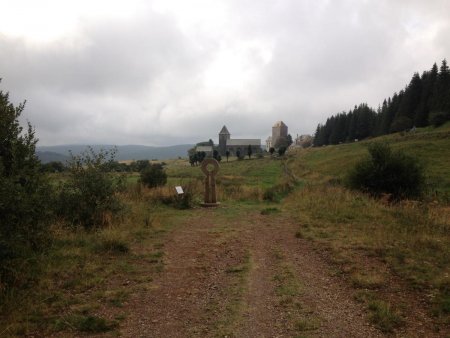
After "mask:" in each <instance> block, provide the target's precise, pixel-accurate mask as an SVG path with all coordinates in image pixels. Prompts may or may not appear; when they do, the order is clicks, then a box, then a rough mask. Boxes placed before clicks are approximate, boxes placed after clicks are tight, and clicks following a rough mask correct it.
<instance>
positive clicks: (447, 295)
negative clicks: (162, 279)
mask: <svg viewBox="0 0 450 338" xmlns="http://www.w3.org/2000/svg"><path fill="white" fill-rule="evenodd" d="M449 133H450V125H448V124H447V125H446V126H443V127H441V128H438V129H423V130H418V131H417V133H415V134H403V135H401V134H394V135H389V136H384V137H382V138H380V139H377V140H367V141H364V142H358V143H351V144H342V145H337V146H327V147H321V148H311V149H300V150H296V151H292V152H289V153H288V154H287V155H285V156H284V157H282V158H278V157H273V158H271V157H269V156H266V157H264V158H252V159H245V160H240V161H238V160H235V159H232V160H231V161H230V162H226V161H225V160H224V161H222V163H221V168H220V172H219V175H218V177H217V183H218V189H217V190H218V200H219V201H220V202H221V203H222V206H221V207H220V208H218V209H217V210H216V211H215V212H214V215H215V217H216V218H217V219H218V220H220V228H218V229H216V230H214V231H218V232H219V233H220V235H221V236H222V237H221V238H222V239H221V240H223V241H225V240H227V238H228V237H229V236H237V235H236V234H237V233H238V229H237V230H236V229H233V230H230V229H228V222H229V221H231V220H239V219H242V220H246V221H248V215H253V214H255V213H256V214H257V215H259V214H261V215H268V216H267V217H270V219H271V220H272V221H273V222H275V223H276V222H277V220H280V219H283V220H284V222H291V223H292V222H293V223H294V224H295V225H296V228H297V232H296V233H295V237H297V238H299V239H302V240H306V241H308V242H311V243H313V246H314V248H315V250H316V251H317V253H318V254H319V255H321V257H323V259H325V260H326V261H327V262H328V263H329V264H330V266H331V267H332V268H331V269H332V271H333V274H335V275H337V276H340V277H341V278H342V279H343V280H345V281H346V282H347V283H348V284H349V285H351V287H352V288H353V289H354V297H355V299H356V300H357V301H358V302H361V303H362V304H364V306H366V308H367V311H368V313H369V316H370V319H371V321H372V323H373V324H374V325H376V326H377V327H378V328H379V329H380V330H382V331H383V332H392V331H395V330H397V329H399V328H401V327H402V326H404V325H406V324H405V322H406V323H407V321H408V320H409V315H408V311H409V310H410V309H411V307H414V306H418V307H419V306H420V307H423V306H425V308H426V311H427V315H429V316H431V318H432V319H433V325H434V326H435V328H436V330H438V329H439V327H448V325H449V324H450V322H449V314H450V281H449V273H450V271H449V270H450V249H449V248H450V206H449V198H448V196H449V193H450V175H449V168H450V137H449ZM380 140H381V141H385V142H389V143H390V144H391V145H392V147H393V148H394V149H402V150H403V151H405V152H406V153H408V154H412V155H414V156H416V157H417V158H418V160H419V161H421V162H423V163H424V165H425V167H426V172H427V175H428V178H429V187H430V188H429V190H428V191H427V195H426V196H425V198H424V199H423V200H419V201H410V200H408V201H402V202H400V203H388V202H387V201H385V200H377V199H374V198H371V197H369V196H368V195H365V194H363V193H360V192H355V191H351V190H348V189H347V188H345V186H344V183H345V180H346V173H347V172H348V171H349V170H350V168H352V166H353V165H354V164H355V163H356V162H357V161H358V160H359V159H360V158H362V157H363V156H365V154H366V152H367V150H366V145H367V143H369V142H373V141H380ZM166 162H167V165H166V172H167V174H168V183H167V185H166V186H164V187H159V188H153V189H148V188H145V187H143V186H141V185H140V184H139V182H138V179H139V175H138V174H137V173H133V174H127V175H128V176H127V189H126V190H125V191H123V192H122V193H121V194H120V198H121V200H122V201H123V202H124V203H125V205H126V208H125V210H124V211H123V213H122V214H121V215H120V217H119V218H118V219H116V220H111V222H110V223H109V225H108V226H107V227H105V228H103V229H97V230H93V231H85V230H83V229H70V228H67V227H65V226H64V225H63V224H58V223H56V224H54V226H53V228H52V232H53V233H54V236H53V238H54V239H53V242H52V243H51V247H50V250H49V251H48V252H47V253H46V254H45V256H43V257H41V261H42V265H43V269H42V270H43V271H44V272H43V274H42V275H40V276H37V277H36V281H35V283H34V284H33V285H31V286H30V287H29V288H27V289H25V290H20V291H18V290H14V289H12V290H11V291H10V293H9V294H8V295H7V297H6V298H5V301H4V302H3V304H1V308H0V311H1V317H0V336H24V335H44V336H47V335H56V336H64V335H67V334H74V333H77V334H81V335H83V334H93V333H102V332H109V334H112V335H116V334H117V335H118V334H119V332H120V326H121V324H122V323H123V322H124V320H126V319H127V318H128V317H129V316H130V312H129V311H130V310H129V309H128V308H127V307H126V306H125V304H127V302H128V301H129V300H130V299H131V298H132V297H133V295H135V294H137V293H139V292H142V291H149V290H152V288H153V287H154V285H153V281H154V279H155V278H157V277H158V276H159V275H160V274H161V272H162V271H164V269H165V264H166V263H165V255H166V249H165V246H166V245H167V244H166V243H167V238H168V236H170V235H171V234H173V233H174V232H175V231H177V229H178V228H179V227H180V226H181V224H183V223H185V222H186V220H190V219H202V209H201V208H199V203H200V202H201V201H202V192H203V181H202V178H203V175H202V173H201V171H200V168H199V167H192V166H190V165H189V163H188V162H187V161H186V160H180V159H178V160H171V161H166ZM53 179H54V180H55V181H58V180H63V179H64V177H61V176H58V175H54V177H53ZM177 185H181V186H183V188H184V190H185V192H186V194H187V195H189V196H190V197H189V201H188V204H189V205H188V208H185V207H186V206H184V207H183V208H180V204H178V203H177V197H176V194H175V189H174V187H175V186H177ZM252 213H253V214H252ZM246 217H247V218H246ZM258 217H259V216H258ZM256 219H257V218H256ZM205 254H207V253H205ZM243 255H244V254H243ZM246 255H247V254H245V255H244V256H243V257H244V258H245V257H247V256H246ZM277 257H278V256H277ZM280 257H282V255H280ZM245 259H246V260H245V262H246V263H245V262H244V263H245V264H247V265H251V262H252V260H251V258H248V257H247V258H245ZM277 259H281V258H277ZM244 263H242V264H244ZM242 264H241V265H242ZM245 264H244V265H245ZM279 264H281V265H280V266H285V265H283V264H285V263H284V262H281V263H279ZM241 265H237V266H238V267H239V268H235V269H228V270H227V271H228V272H227V273H228V274H231V275H232V276H235V275H234V274H236V273H238V275H236V279H235V280H234V281H233V283H235V284H233V285H234V286H233V288H231V289H230V290H231V291H230V292H232V294H233V297H234V298H233V302H234V303H232V304H231V305H230V310H229V313H230V316H232V317H230V318H237V317H239V316H238V311H240V310H239V309H240V307H241V305H239V302H241V301H242V300H239V299H240V298H239V297H241V296H239V295H240V293H242V292H243V291H242V290H244V289H245V288H243V287H241V286H239V285H238V284H239V283H244V279H245V278H244V277H245V276H246V274H247V273H248V269H249V268H245V269H244V268H242V266H243V265H242V266H241ZM247 265H245V266H247ZM280 271H281V270H280ZM280 271H278V272H277V276H278V277H277V278H275V280H276V282H277V283H279V284H280V285H281V286H283V285H284V284H286V285H288V284H289V285H291V284H292V285H296V290H297V288H298V286H297V284H298V285H300V284H301V281H300V282H299V281H295V280H293V278H294V277H293V276H294V275H293V274H292V273H290V272H289V271H290V270H289V271H288V272H289V273H287V272H283V271H284V270H283V271H282V272H283V273H281V272H280ZM286 271H287V270H286ZM280 276H281V277H280ZM283 276H284V277H283ZM286 276H287V277H286ZM282 277H283V278H282ZM288 277H289V278H288ZM288 282H289V283H288ZM236 283H238V284H236ZM283 283H284V284H283ZM299 283H300V284H299ZM281 286H279V290H278V291H277V294H281V295H284V294H283V292H284V291H283V289H282V288H281ZM286 288H287V286H286ZM280 290H281V291H280ZM398 290H403V291H405V292H403V293H401V292H400V293H399V292H398ZM295 294H300V291H295ZM238 296H239V297H238ZM233 304H234V305H233ZM424 304H425V305H424ZM286 306H289V307H292V306H293V305H292V304H289V305H286ZM227 311H228V310H227ZM230 320H231V319H228V320H226V319H224V320H223V322H224V323H228V322H229V321H230ZM298 323H300V324H301V325H300V324H299V325H298V326H299V328H300V329H305V328H311V327H314V328H315V327H318V326H319V325H318V324H317V323H316V320H315V319H314V320H313V321H312V322H307V321H306V322H305V321H304V320H303V319H302V320H301V321H300V322H298ZM227 325H228V324H227ZM221 330H222V329H221ZM220 332H222V331H220Z"/></svg>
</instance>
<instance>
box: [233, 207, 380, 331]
mask: <svg viewBox="0 0 450 338" xmlns="http://www.w3.org/2000/svg"><path fill="white" fill-rule="evenodd" d="M252 219H253V221H252V224H253V225H252V226H251V227H250V228H249V229H248V230H247V232H246V236H245V237H244V238H246V239H245V242H246V243H247V245H249V247H250V252H251V253H252V266H253V268H252V270H251V271H250V273H249V276H248V286H247V289H246V293H245V294H244V297H243V300H244V302H245V303H246V304H245V305H244V307H243V308H244V309H246V310H245V312H244V313H243V316H242V321H241V323H240V325H239V329H238V331H237V332H236V336H237V337H291V336H297V335H302V334H306V335H307V336H308V337H380V336H382V335H381V334H380V332H379V331H378V330H377V329H375V328H374V327H373V326H372V325H370V324H369V323H368V322H367V319H366V313H365V310H364V309H363V307H362V306H361V304H359V303H357V302H355V301H354V300H353V297H352V295H353V293H352V291H351V290H350V289H349V288H348V287H347V286H346V285H344V284H343V283H342V281H341V280H339V278H337V277H332V276H331V274H330V271H329V266H327V265H326V264H325V263H324V262H323V261H322V260H321V259H320V258H319V257H318V255H317V254H316V253H315V252H314V250H313V249H312V248H311V245H310V244H309V243H307V242H306V241H304V240H300V239H297V238H296V237H295V231H296V226H295V225H294V224H293V223H290V222H289V221H286V220H284V221H281V220H279V219H278V220H277V221H276V222H275V223H274V222H273V220H274V219H273V218H272V219H271V218H267V217H264V216H261V215H257V214H255V215H252ZM275 251H277V252H279V255H280V257H282V258H281V261H280V259H277V258H275V255H274V252H275ZM280 264H282V265H283V266H285V267H289V269H290V270H291V271H292V273H293V277H294V278H295V281H296V282H298V283H299V284H300V287H299V289H300V290H299V292H298V294H297V295H295V296H294V297H293V298H294V299H293V300H292V303H291V304H283V303H282V300H281V299H280V297H278V296H277V295H276V292H275V290H274V288H275V287H276V286H275V283H274V276H275V274H277V273H278V272H279V270H280ZM297 305H300V306H301V308H302V309H301V310H298V309H296V306H297ZM315 319H317V321H318V325H317V327H312V328H303V330H307V331H302V329H299V328H298V327H297V328H296V327H295V323H296V322H297V323H298V322H299V321H300V322H303V323H306V324H308V323H309V322H311V320H315Z"/></svg>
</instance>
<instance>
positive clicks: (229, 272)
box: [120, 207, 381, 337]
mask: <svg viewBox="0 0 450 338" xmlns="http://www.w3.org/2000/svg"><path fill="white" fill-rule="evenodd" d="M280 219H281V221H280ZM274 220H278V222H274ZM295 231H296V225H295V224H293V223H290V222H289V221H288V220H286V219H284V220H283V217H275V216H270V215H269V216H263V215H260V213H259V212H255V211H253V212H248V211H244V212H242V211H240V212H238V213H236V211H235V210H230V211H227V210H226V207H222V208H221V210H219V209H217V210H202V211H197V212H194V215H193V216H192V217H190V218H189V219H188V220H187V221H186V222H185V223H184V224H183V225H181V226H180V227H178V228H176V229H175V230H174V231H173V232H172V234H171V235H169V237H168V240H167V242H166V243H165V244H164V247H163V251H164V256H163V261H164V269H163V271H162V272H161V273H160V275H159V276H158V277H157V278H156V279H155V280H154V281H153V284H152V287H151V288H149V289H148V290H143V291H142V292H139V293H137V294H135V295H134V296H133V297H132V298H131V299H130V300H129V302H128V305H127V312H128V313H129V316H128V317H127V319H126V320H125V322H124V323H122V325H121V328H120V332H121V334H122V336H124V337H295V336H313V337H362V336H364V337H377V336H380V335H381V334H380V333H379V331H377V330H376V329H375V328H373V327H372V326H371V325H370V324H368V322H367V319H366V314H365V312H364V309H363V308H362V306H361V305H360V304H359V303H356V302H355V301H354V300H353V297H352V292H351V290H349V289H348V288H347V287H346V286H345V285H344V284H343V283H342V281H340V280H339V279H338V278H337V277H332V276H331V274H330V270H329V267H328V266H327V265H326V263H324V262H323V261H322V260H321V258H320V257H319V256H318V255H317V254H316V253H315V251H314V250H313V249H312V248H311V246H310V244H309V243H307V242H306V241H304V240H302V239H298V238H296V237H295Z"/></svg>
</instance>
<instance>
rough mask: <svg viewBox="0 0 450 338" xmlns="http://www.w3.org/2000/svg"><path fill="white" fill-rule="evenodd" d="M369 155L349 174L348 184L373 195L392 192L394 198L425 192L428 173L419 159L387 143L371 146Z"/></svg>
mask: <svg viewBox="0 0 450 338" xmlns="http://www.w3.org/2000/svg"><path fill="white" fill-rule="evenodd" d="M368 150H369V156H368V157H367V158H365V159H364V160H362V161H361V162H359V163H357V164H356V166H355V167H354V169H353V170H352V171H351V172H350V173H349V176H348V184H349V186H350V187H351V188H353V189H358V190H362V191H364V192H367V193H369V194H371V195H373V196H376V197H379V196H380V195H381V194H383V193H386V194H390V195H391V198H392V199H395V200H398V199H402V198H415V197H420V196H421V195H422V192H423V189H424V185H425V176H424V171H423V168H422V166H421V165H420V164H419V163H418V162H417V160H416V159H414V158H413V157H410V156H408V155H405V154H404V153H402V152H400V151H397V152H392V150H391V148H390V147H389V145H388V144H385V143H373V144H371V145H369V147H368Z"/></svg>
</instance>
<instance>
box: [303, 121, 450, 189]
mask: <svg viewBox="0 0 450 338" xmlns="http://www.w3.org/2000/svg"><path fill="white" fill-rule="evenodd" d="M374 141H376V142H379V141H383V142H388V143H390V144H391V146H392V148H393V150H402V151H404V152H405V153H407V154H409V155H412V156H414V157H416V158H417V159H418V160H419V161H420V162H421V163H422V164H423V165H425V167H426V171H427V175H428V177H429V181H430V183H431V184H432V185H433V189H434V190H435V191H438V193H440V194H445V195H446V196H450V174H449V168H450V124H449V123H447V124H446V125H444V126H441V127H440V128H432V127H428V128H419V129H418V131H417V133H415V134H406V135H405V134H400V133H397V134H392V135H387V136H383V137H379V138H376V139H372V140H366V141H362V142H355V143H348V144H341V145H336V146H326V147H319V148H312V149H308V150H302V151H301V152H300V153H299V157H298V158H297V159H296V164H295V166H296V169H297V170H299V169H300V168H301V169H302V170H301V171H302V172H303V175H308V174H312V173H319V174H320V175H322V176H325V177H332V178H335V179H337V180H343V179H345V175H346V173H347V172H348V171H349V170H350V168H352V167H353V166H354V165H355V164H356V162H358V161H359V160H360V159H361V158H362V157H363V156H365V154H366V153H367V144H368V143H370V142H374Z"/></svg>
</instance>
